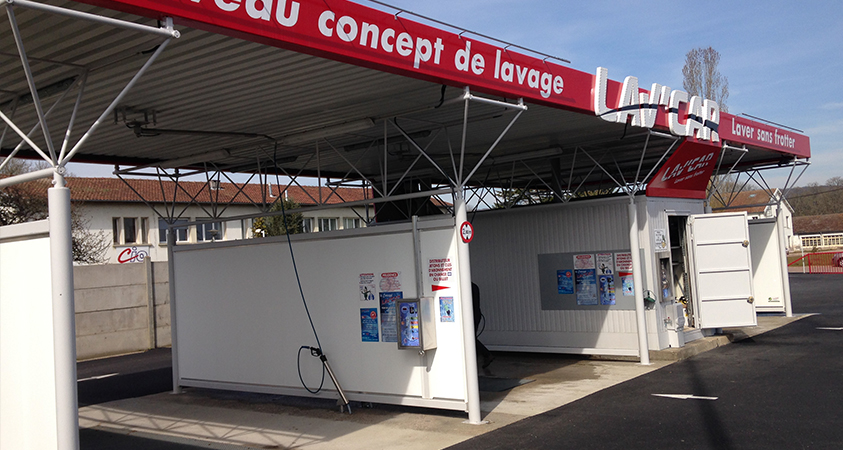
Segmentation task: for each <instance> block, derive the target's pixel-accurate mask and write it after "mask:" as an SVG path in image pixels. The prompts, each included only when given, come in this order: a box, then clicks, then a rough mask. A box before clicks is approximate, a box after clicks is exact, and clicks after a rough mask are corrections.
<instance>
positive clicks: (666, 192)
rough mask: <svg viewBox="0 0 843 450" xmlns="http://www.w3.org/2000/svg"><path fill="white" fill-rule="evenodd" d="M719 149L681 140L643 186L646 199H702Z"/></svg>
mask: <svg viewBox="0 0 843 450" xmlns="http://www.w3.org/2000/svg"><path fill="white" fill-rule="evenodd" d="M719 156H720V147H717V146H714V145H711V144H705V143H702V142H695V141H691V140H687V139H686V140H685V141H683V142H682V143H681V144H679V147H677V148H676V151H675V152H674V153H673V155H671V157H670V158H669V159H668V160H667V163H665V165H664V166H662V168H661V169H660V170H659V171H658V173H656V175H655V176H654V177H653V179H652V180H650V183H649V184H647V196H649V197H673V198H696V199H703V198H705V194H706V188H707V187H708V180H709V179H710V178H711V173H712V172H713V171H714V166H715V165H716V164H717V159H718V157H719Z"/></svg>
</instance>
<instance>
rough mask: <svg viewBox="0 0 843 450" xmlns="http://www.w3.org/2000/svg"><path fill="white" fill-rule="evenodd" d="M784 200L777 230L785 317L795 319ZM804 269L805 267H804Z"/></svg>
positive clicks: (779, 212) (778, 213)
mask: <svg viewBox="0 0 843 450" xmlns="http://www.w3.org/2000/svg"><path fill="white" fill-rule="evenodd" d="M783 202H784V200H782V199H781V198H779V204H778V206H777V207H776V228H778V231H779V236H778V237H779V256H780V257H781V271H782V291H783V295H784V315H785V316H787V317H793V305H792V304H791V303H790V275H789V274H788V272H787V240H786V239H785V237H784V226H785V223H784V208H782V203H783ZM803 267H804V266H803Z"/></svg>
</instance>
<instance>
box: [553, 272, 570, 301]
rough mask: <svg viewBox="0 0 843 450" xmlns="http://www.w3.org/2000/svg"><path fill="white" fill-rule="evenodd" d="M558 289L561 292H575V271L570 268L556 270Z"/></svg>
mask: <svg viewBox="0 0 843 450" xmlns="http://www.w3.org/2000/svg"><path fill="white" fill-rule="evenodd" d="M556 289H557V291H558V292H559V293H560V294H564V295H568V294H573V293H574V271H572V270H570V269H566V270H557V271H556Z"/></svg>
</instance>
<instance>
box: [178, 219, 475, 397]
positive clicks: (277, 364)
mask: <svg viewBox="0 0 843 450" xmlns="http://www.w3.org/2000/svg"><path fill="white" fill-rule="evenodd" d="M419 228H420V248H421V267H419V268H418V270H419V271H420V272H421V274H422V275H421V276H422V278H423V279H422V282H423V284H422V286H423V290H424V292H423V294H424V295H427V296H434V295H435V297H434V301H435V305H436V308H437V321H436V334H437V340H438V343H439V346H438V348H436V349H434V350H430V351H428V352H426V353H425V354H424V355H420V354H419V351H418V350H399V349H398V346H397V339H396V338H395V336H396V332H395V328H394V325H388V324H387V323H386V321H385V320H384V319H385V316H384V314H383V313H384V310H383V309H382V308H380V304H381V303H382V302H381V301H380V300H379V294H380V293H382V292H400V293H401V294H402V296H403V298H416V297H418V296H419V294H420V293H419V292H417V288H416V279H417V275H416V274H417V273H418V272H417V267H416V260H415V251H414V246H413V232H412V227H411V225H409V224H403V225H383V226H378V227H372V228H363V229H358V230H352V231H347V232H342V231H340V232H326V233H316V234H304V235H294V236H293V248H294V251H295V258H296V263H297V267H298V273H299V275H300V277H301V283H302V287H303V289H304V293H305V296H306V298H307V305H308V307H309V310H310V314H311V315H312V317H313V322H314V325H315V327H316V330H317V332H318V333H319V339H320V341H321V345H322V348H323V350H324V352H325V354H326V355H327V357H328V360H329V362H330V364H331V367H332V369H333V371H334V373H335V374H336V375H337V378H338V379H339V382H340V384H341V385H342V387H343V389H344V391H345V393H346V395H347V396H348V398H349V399H351V400H360V401H376V402H379V403H394V404H405V405H413V406H427V407H436V408H445V409H456V410H465V408H466V406H465V405H466V390H465V364H464V356H463V353H464V349H463V342H464V340H463V331H462V327H461V320H459V317H457V318H456V320H454V315H455V313H454V311H457V313H456V315H457V316H458V311H460V304H461V303H460V302H461V299H460V297H459V289H458V286H459V284H458V283H459V277H458V275H457V274H458V273H459V272H458V269H459V267H458V261H457V256H456V254H457V252H456V233H455V227H454V219H453V218H448V219H437V220H427V221H421V222H420V224H419ZM433 264H436V267H435V270H434V268H432V265H433ZM438 264H442V265H441V266H440V265H438ZM174 265H175V279H174V280H171V282H174V283H175V290H176V296H175V306H176V318H175V321H176V324H177V327H176V328H175V329H174V332H175V333H176V336H175V340H176V342H177V346H178V352H177V353H178V361H177V362H178V372H179V376H180V384H181V385H182V386H199V387H212V388H222V389H236V390H245V391H256V392H268V393H280V394H288V395H301V396H308V395H309V394H308V393H307V392H306V391H305V390H304V388H303V387H302V385H301V382H300V380H299V374H298V371H297V368H296V361H297V358H298V352H299V349H300V347H301V346H313V347H315V346H316V341H315V340H314V337H313V332H312V331H311V328H310V324H309V323H308V320H307V315H306V312H305V310H304V306H303V304H302V300H301V296H300V294H299V290H298V284H297V280H296V276H295V273H294V270H293V267H292V263H291V258H290V250H289V247H288V245H287V241H286V239H285V238H284V237H278V238H265V239H252V240H245V241H235V242H222V243H216V245H208V244H201V245H188V246H181V247H177V251H176V252H175V253H174ZM440 268H441V269H443V270H441V271H440V270H439V269H440ZM367 274H368V275H371V277H367V276H366V275H367ZM434 275H435V276H434ZM432 284H436V285H438V286H445V287H446V289H442V290H438V291H436V292H432ZM361 288H364V289H362V291H365V292H366V294H361ZM369 292H371V293H372V294H373V295H371V296H369V295H368V293H369ZM440 300H441V301H443V303H444V304H445V305H446V306H447V305H452V308H450V309H448V311H450V317H448V315H447V314H442V315H441V316H440V315H439V314H438V313H439V304H440ZM449 302H450V303H449ZM446 309H447V308H446ZM369 314H374V317H372V319H373V320H374V322H372V321H370V320H369V319H368V316H369ZM361 316H362V317H361ZM393 317H394V316H393ZM372 333H374V335H372ZM390 334H391V336H392V338H390ZM321 373H322V368H321V365H320V362H319V359H318V358H314V357H311V356H310V354H309V351H308V350H304V351H302V356H301V375H302V377H303V379H304V381H305V382H306V383H307V385H308V387H309V388H310V389H315V388H316V387H318V385H319V380H320V378H321ZM324 389H325V390H324V391H323V392H322V394H321V395H322V396H327V397H333V398H335V397H336V392H335V390H334V387H333V385H332V384H331V381H330V379H328V378H327V377H326V380H325V386H324Z"/></svg>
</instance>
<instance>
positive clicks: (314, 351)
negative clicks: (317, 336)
mask: <svg viewBox="0 0 843 450" xmlns="http://www.w3.org/2000/svg"><path fill="white" fill-rule="evenodd" d="M310 354H311V355H312V356H315V357H318V358H319V360H320V361H322V367H323V368H324V369H325V371H327V372H328V376H329V377H331V381H332V382H333V383H334V387H336V388H337V392H338V393H339V394H340V398H339V399H337V405H338V406H339V407H340V412H342V409H343V407H346V408H348V413H349V414H351V403H349V401H348V397H346V396H345V392H343V390H342V386H340V382H339V380H337V377H336V375H334V371H333V370H331V365H330V364H328V357H327V356H325V354H324V353H322V349H320V348H318V347H310Z"/></svg>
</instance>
